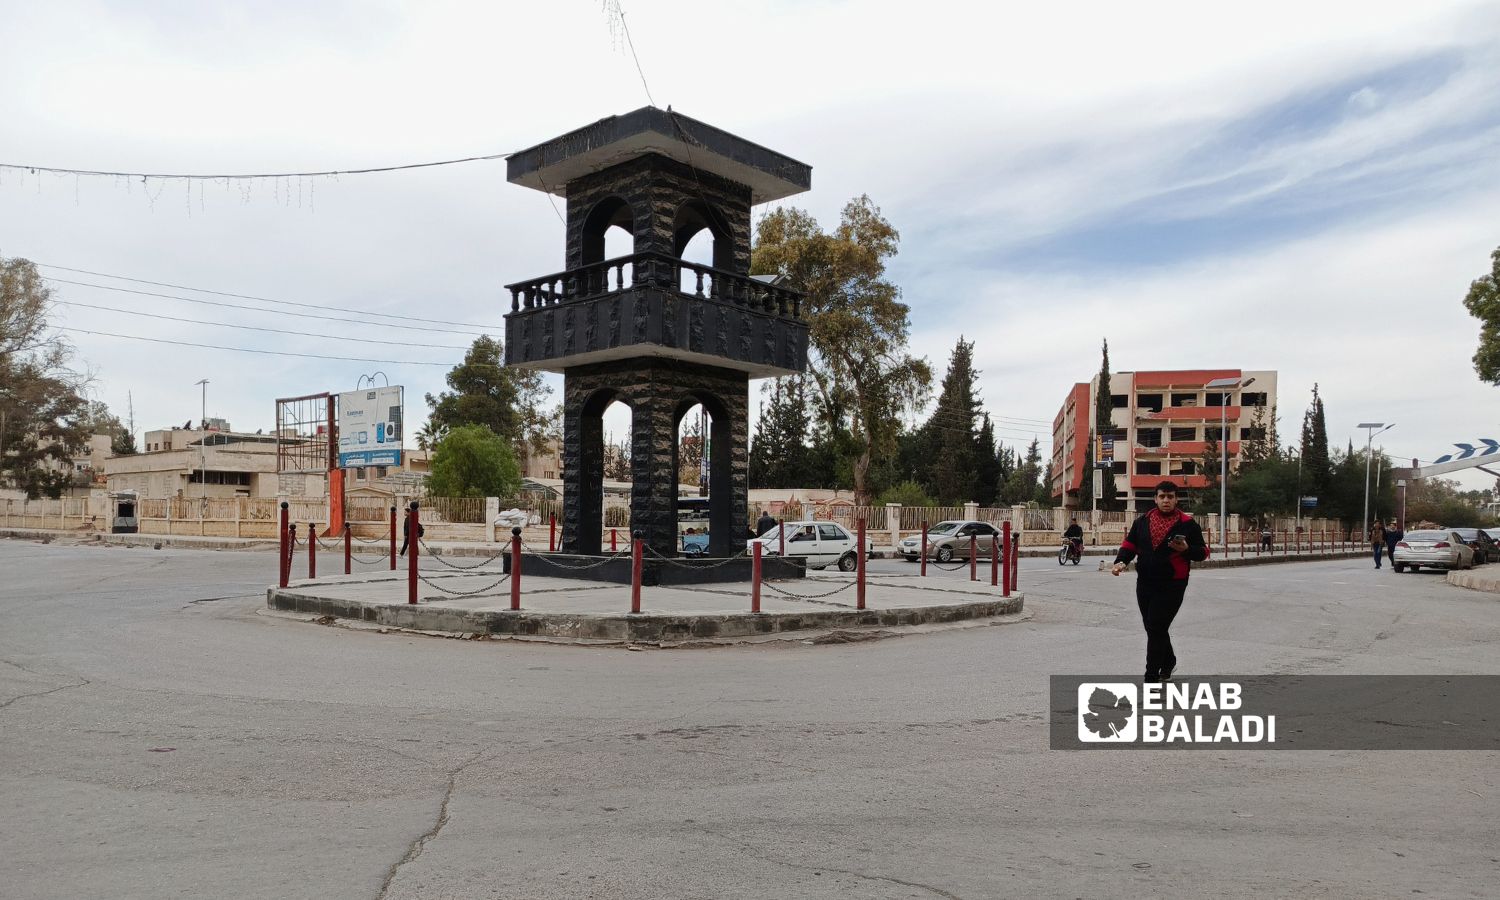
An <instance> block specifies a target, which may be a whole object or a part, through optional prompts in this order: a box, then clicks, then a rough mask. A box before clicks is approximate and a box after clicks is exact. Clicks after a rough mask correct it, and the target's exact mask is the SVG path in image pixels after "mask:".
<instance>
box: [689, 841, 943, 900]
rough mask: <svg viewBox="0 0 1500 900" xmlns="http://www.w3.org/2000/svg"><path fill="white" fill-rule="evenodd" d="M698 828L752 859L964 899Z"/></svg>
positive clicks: (889, 877) (927, 885) (930, 888)
mask: <svg viewBox="0 0 1500 900" xmlns="http://www.w3.org/2000/svg"><path fill="white" fill-rule="evenodd" d="M698 830H699V831H701V832H703V833H704V834H711V835H713V836H714V837H716V838H718V839H719V840H721V841H723V842H724V843H726V844H728V845H729V846H730V847H732V848H734V849H735V850H738V851H740V852H741V853H743V854H745V855H746V856H749V857H751V858H752V859H758V860H760V861H761V862H768V863H771V864H773V865H777V866H783V867H785V868H788V869H801V870H803V871H806V872H814V873H817V872H835V873H838V874H839V875H849V876H852V877H854V878H862V879H864V880H865V881H884V882H886V883H887V884H899V885H901V886H902V887H909V888H916V889H917V890H921V891H927V892H928V893H931V894H933V895H934V896H937V897H946V898H948V900H963V898H962V897H960V896H959V895H957V894H955V893H953V892H951V891H945V890H943V889H942V888H940V887H934V886H932V885H930V884H923V883H922V882H920V881H906V880H904V879H901V878H896V877H894V876H891V875H871V874H869V873H868V872H857V871H855V870H853V869H839V868H835V867H833V866H810V865H804V864H803V863H795V862H791V861H790V860H787V859H783V858H781V857H778V856H776V855H774V854H772V853H768V852H767V851H765V850H762V849H760V848H758V847H752V846H750V845H749V844H747V843H745V842H744V841H741V840H737V839H735V838H732V837H730V836H729V835H727V834H723V833H721V832H718V831H715V830H714V829H712V828H705V827H703V826H701V825H700V826H698Z"/></svg>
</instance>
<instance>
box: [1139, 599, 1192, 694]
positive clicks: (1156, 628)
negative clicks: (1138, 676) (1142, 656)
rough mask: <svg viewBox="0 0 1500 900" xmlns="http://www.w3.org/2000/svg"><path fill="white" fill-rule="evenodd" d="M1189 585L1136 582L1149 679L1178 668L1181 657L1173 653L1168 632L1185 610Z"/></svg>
mask: <svg viewBox="0 0 1500 900" xmlns="http://www.w3.org/2000/svg"><path fill="white" fill-rule="evenodd" d="M1187 585H1188V583H1187V579H1186V578H1184V579H1181V580H1178V579H1175V578H1139V577H1138V578H1136V581H1135V602H1136V605H1137V606H1139V607H1140V608H1141V624H1142V625H1144V626H1145V627H1146V677H1148V678H1150V677H1154V676H1156V675H1158V674H1160V673H1162V672H1170V671H1171V670H1172V669H1174V668H1176V667H1177V656H1176V654H1174V653H1173V652H1172V638H1171V636H1170V635H1168V633H1167V631H1168V629H1170V628H1171V627H1172V620H1173V619H1175V618H1176V617H1177V610H1179V609H1181V608H1182V596H1183V594H1184V593H1186V591H1187Z"/></svg>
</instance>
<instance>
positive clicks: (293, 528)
mask: <svg viewBox="0 0 1500 900" xmlns="http://www.w3.org/2000/svg"><path fill="white" fill-rule="evenodd" d="M286 533H287V540H288V541H289V544H288V545H287V548H286V577H287V580H288V581H290V580H291V578H292V559H293V557H295V556H296V555H297V523H296V522H293V523H292V524H290V525H288V526H287V529H286Z"/></svg>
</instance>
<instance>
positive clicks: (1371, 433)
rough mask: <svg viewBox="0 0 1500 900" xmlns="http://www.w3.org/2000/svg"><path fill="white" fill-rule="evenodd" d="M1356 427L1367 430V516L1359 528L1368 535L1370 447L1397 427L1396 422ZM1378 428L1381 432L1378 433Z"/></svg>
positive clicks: (1361, 423) (1364, 423)
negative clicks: (1377, 437)
mask: <svg viewBox="0 0 1500 900" xmlns="http://www.w3.org/2000/svg"><path fill="white" fill-rule="evenodd" d="M1354 427H1355V428H1363V429H1365V514H1364V518H1362V519H1360V522H1359V527H1360V530H1361V531H1364V532H1365V533H1366V534H1368V533H1369V530H1370V447H1371V445H1372V444H1373V443H1374V442H1375V435H1377V434H1384V433H1385V432H1387V431H1390V430H1391V429H1392V428H1395V427H1396V424H1395V423H1394V422H1392V423H1391V424H1389V425H1387V424H1385V423H1384V422H1360V423H1359V424H1358V425H1356V426H1354ZM1377 428H1379V429H1380V430H1379V431H1376V430H1375V429H1377Z"/></svg>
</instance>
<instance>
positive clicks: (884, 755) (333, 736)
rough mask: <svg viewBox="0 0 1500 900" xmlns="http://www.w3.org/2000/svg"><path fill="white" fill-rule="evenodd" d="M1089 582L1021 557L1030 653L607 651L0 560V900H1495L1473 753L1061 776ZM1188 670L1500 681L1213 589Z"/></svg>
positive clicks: (1319, 580)
mask: <svg viewBox="0 0 1500 900" xmlns="http://www.w3.org/2000/svg"><path fill="white" fill-rule="evenodd" d="M1096 565H1097V561H1095V560H1085V563H1084V565H1082V566H1079V567H1077V568H1074V567H1071V566H1069V567H1067V568H1065V569H1060V568H1059V567H1058V566H1057V565H1056V563H1055V561H1051V560H1045V559H1042V560H1024V561H1023V563H1022V573H1021V578H1022V587H1023V589H1024V590H1025V591H1026V598H1027V599H1026V606H1027V615H1026V619H1025V621H1023V622H1020V623H1018V624H1009V625H1003V626H997V627H970V628H962V629H955V630H952V631H946V632H940V633H935V634H925V635H919V636H911V637H904V638H898V639H892V640H885V641H878V642H871V643H862V644H850V645H833V646H810V645H801V644H791V645H779V644H778V645H772V646H756V647H735V648H722V649H709V650H676V651H654V650H647V651H644V652H627V651H624V650H620V649H585V648H576V647H566V646H552V645H537V644H518V643H509V642H463V641H455V640H442V639H435V638H426V637H419V636H409V635H400V634H386V635H380V634H376V633H372V632H362V631H351V630H346V629H340V628H330V627H324V626H318V625H313V624H308V623H302V622H296V621H291V620H288V619H285V618H278V617H275V616H271V615H267V614H265V613H264V612H263V611H262V608H261V607H262V606H263V603H264V594H263V589H264V586H265V582H266V580H267V575H268V573H270V571H271V570H272V568H273V567H274V562H273V561H272V558H271V556H270V555H269V554H266V553H263V552H216V553H215V552H203V551H190V550H163V551H151V550H145V549H125V548H107V547H74V546H63V545H60V544H57V543H54V544H52V545H48V546H42V545H39V544H36V543H30V542H20V541H0V571H3V572H4V573H5V576H4V580H3V586H0V623H3V627H0V896H4V897H5V898H68V900H76V898H92V897H101V898H102V897H109V898H135V897H141V898H146V897H150V898H160V897H232V898H263V897H264V898H283V897H296V898H301V897H308V898H314V897H315V898H362V900H370V898H380V897H385V898H471V897H478V898H484V897H519V898H564V897H568V898H573V897H601V898H603V897H653V898H656V897H660V898H690V897H691V898H707V897H736V898H743V897H775V898H789V897H812V898H822V897H827V898H834V897H840V898H842V897H870V898H906V897H948V898H954V897H958V898H966V900H967V898H980V897H1122V896H1145V895H1159V896H1178V897H1205V896H1235V897H1252V896H1254V897H1266V896H1276V897H1293V896H1295V897H1360V898H1368V897H1403V898H1410V897H1413V896H1418V895H1427V896H1438V897H1493V896H1495V892H1496V888H1495V885H1496V884H1497V883H1500V849H1497V848H1500V826H1497V824H1496V822H1497V816H1496V815H1495V812H1496V810H1497V808H1500V783H1497V782H1500V765H1497V763H1500V759H1497V754H1495V753H1485V752H1444V753H1434V752H1429V753H1421V752H1352V751H1340V752H1318V751H1287V750H1280V751H1277V750H1263V751H1245V750H1226V751H1218V750H1194V751H1184V750H1175V751H1173V750H1130V751H1122V752H1077V753H1068V752H1061V751H1049V750H1047V729H1046V722H1045V717H1046V707H1047V697H1046V690H1047V676H1048V675H1049V674H1051V673H1074V672H1077V673H1085V672H1118V673H1120V674H1122V675H1133V674H1135V673H1136V671H1137V670H1138V669H1139V668H1140V658H1141V655H1142V652H1143V637H1142V635H1141V633H1140V625H1139V618H1138V615H1137V613H1136V610H1135V607H1134V602H1133V595H1132V592H1131V588H1132V584H1131V580H1130V578H1129V577H1128V576H1127V577H1123V578H1111V577H1110V576H1108V575H1107V574H1102V573H1100V572H1098V571H1097V569H1096V568H1095V566H1096ZM876 566H878V567H890V568H891V569H892V570H893V571H903V572H904V571H910V570H911V568H912V567H908V566H907V564H905V563H902V562H881V563H877V564H876ZM933 577H935V578H956V577H967V573H942V574H934V576H933ZM1174 638H1175V640H1176V642H1177V644H1178V655H1179V656H1180V657H1181V663H1180V669H1179V671H1180V674H1181V675H1183V676H1187V677H1192V676H1195V675H1197V676H1206V675H1211V674H1215V673H1234V674H1248V673H1279V672H1297V673H1318V672H1328V673H1370V674H1376V673H1379V674H1395V673H1491V674H1493V673H1500V652H1497V646H1500V644H1497V642H1500V597H1497V596H1495V595H1490V594H1482V593H1476V592H1470V591H1464V590H1462V589H1458V588H1453V587H1450V586H1448V585H1447V584H1446V583H1444V582H1443V581H1442V578H1441V576H1438V575H1431V574H1426V573H1424V574H1420V575H1410V574H1408V575H1399V576H1398V575H1395V574H1394V573H1392V572H1391V571H1390V570H1389V569H1384V570H1381V571H1379V572H1376V571H1374V570H1373V569H1372V568H1371V567H1370V564H1369V563H1365V562H1361V561H1349V562H1334V563H1301V564H1294V565H1278V566H1265V567H1255V568H1242V569H1224V570H1218V571H1204V572H1200V573H1199V574H1197V575H1195V576H1194V578H1193V583H1192V587H1191V589H1190V592H1189V600H1188V604H1187V606H1186V607H1185V608H1184V611H1183V613H1182V615H1181V617H1180V618H1179V620H1178V624H1177V626H1176V627H1175V628H1174Z"/></svg>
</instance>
